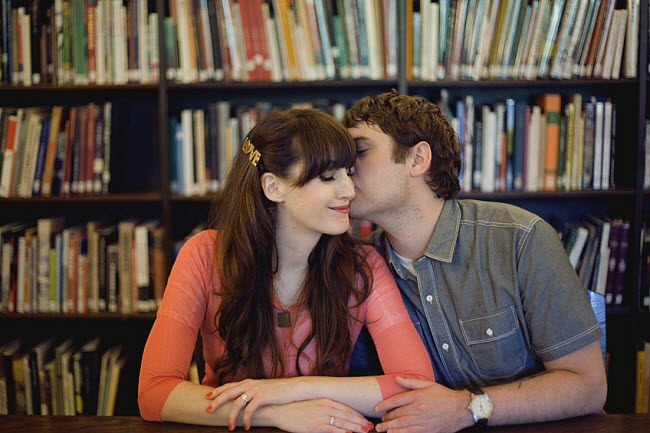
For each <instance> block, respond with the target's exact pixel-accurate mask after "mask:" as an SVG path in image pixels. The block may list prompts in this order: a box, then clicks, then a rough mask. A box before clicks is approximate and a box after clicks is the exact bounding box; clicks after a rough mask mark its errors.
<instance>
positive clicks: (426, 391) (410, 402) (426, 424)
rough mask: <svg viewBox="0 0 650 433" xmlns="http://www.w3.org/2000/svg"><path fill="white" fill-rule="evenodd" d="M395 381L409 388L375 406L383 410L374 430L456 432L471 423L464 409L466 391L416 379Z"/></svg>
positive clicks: (396, 432) (405, 432)
mask: <svg viewBox="0 0 650 433" xmlns="http://www.w3.org/2000/svg"><path fill="white" fill-rule="evenodd" d="M395 380H396V381H397V384H398V385H400V386H402V387H404V388H407V389H409V391H406V392H403V393H400V394H396V395H394V396H392V397H390V398H387V399H386V400H384V401H382V402H380V403H378V404H377V406H375V410H376V411H377V412H387V413H386V414H385V415H384V416H383V417H382V422H381V423H379V424H377V426H376V429H377V431H378V432H384V431H386V432H388V433H412V432H427V433H438V432H456V431H458V430H461V429H463V428H465V427H469V426H471V425H473V424H474V420H473V419H472V416H471V415H470V413H469V411H468V410H467V405H468V403H469V397H470V393H469V391H466V390H461V391H454V390H452V389H449V388H446V387H444V386H442V385H440V384H437V383H435V382H429V381H426V380H420V379H410V378H403V377H397V378H396V379H395Z"/></svg>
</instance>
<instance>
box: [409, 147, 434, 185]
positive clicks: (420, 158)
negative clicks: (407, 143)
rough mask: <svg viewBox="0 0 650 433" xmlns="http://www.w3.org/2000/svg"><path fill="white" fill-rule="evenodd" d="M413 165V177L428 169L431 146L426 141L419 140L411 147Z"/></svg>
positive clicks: (422, 173) (424, 172)
mask: <svg viewBox="0 0 650 433" xmlns="http://www.w3.org/2000/svg"><path fill="white" fill-rule="evenodd" d="M411 156H412V161H413V165H412V167H411V175H412V176H413V177H417V176H422V175H424V174H426V172H427V171H429V166H431V146H430V145H429V143H427V142H426V141H420V142H419V143H418V144H416V145H415V146H413V147H412V148H411Z"/></svg>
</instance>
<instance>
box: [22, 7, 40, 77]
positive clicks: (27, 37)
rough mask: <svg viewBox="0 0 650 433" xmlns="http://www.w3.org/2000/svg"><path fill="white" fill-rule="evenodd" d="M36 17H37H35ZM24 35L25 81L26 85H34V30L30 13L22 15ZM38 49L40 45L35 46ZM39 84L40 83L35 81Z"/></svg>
mask: <svg viewBox="0 0 650 433" xmlns="http://www.w3.org/2000/svg"><path fill="white" fill-rule="evenodd" d="M34 19H36V17H34ZM22 20H23V22H22V27H23V30H22V35H23V81H24V84H25V86H31V85H32V32H31V20H30V16H29V14H25V15H23V17H22ZM34 49H38V47H34ZM34 84H38V83H34Z"/></svg>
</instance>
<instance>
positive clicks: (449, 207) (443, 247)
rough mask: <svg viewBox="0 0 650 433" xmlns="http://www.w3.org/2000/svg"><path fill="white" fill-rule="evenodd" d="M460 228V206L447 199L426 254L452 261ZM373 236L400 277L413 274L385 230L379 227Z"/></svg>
mask: <svg viewBox="0 0 650 433" xmlns="http://www.w3.org/2000/svg"><path fill="white" fill-rule="evenodd" d="M459 229H460V206H459V205H458V202H457V201H456V200H445V203H444V205H443V207H442V211H441V212H440V216H439V217H438V222H437V223H436V227H435V229H434V230H433V235H432V236H431V239H430V240H429V244H428V245H427V249H426V251H425V252H424V255H425V256H426V257H428V258H430V259H433V260H438V261H441V262H445V263H451V260H452V258H453V256H454V249H455V247H456V241H457V239H458V231H459ZM372 238H373V240H374V241H375V243H376V245H377V246H378V247H379V249H380V252H382V253H383V256H384V257H386V259H387V261H388V264H389V265H390V266H391V267H392V268H393V270H394V271H395V272H396V273H397V274H398V275H399V276H400V278H402V279H407V278H408V277H409V276H410V275H411V272H410V271H409V270H408V269H406V268H405V267H404V266H402V264H401V263H400V261H399V259H398V258H397V256H396V253H395V251H393V247H392V246H391V245H390V241H389V240H388V236H386V233H385V232H384V230H382V229H379V230H377V231H375V233H373V236H372Z"/></svg>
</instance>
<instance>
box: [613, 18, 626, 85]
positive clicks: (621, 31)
mask: <svg viewBox="0 0 650 433" xmlns="http://www.w3.org/2000/svg"><path fill="white" fill-rule="evenodd" d="M626 27H627V19H626V12H625V11H624V10H621V11H620V12H619V27H618V38H617V39H616V49H615V50H614V58H613V60H612V73H611V78H612V80H617V79H618V78H619V77H620V75H621V61H622V60H623V42H624V41H625V30H626Z"/></svg>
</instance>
